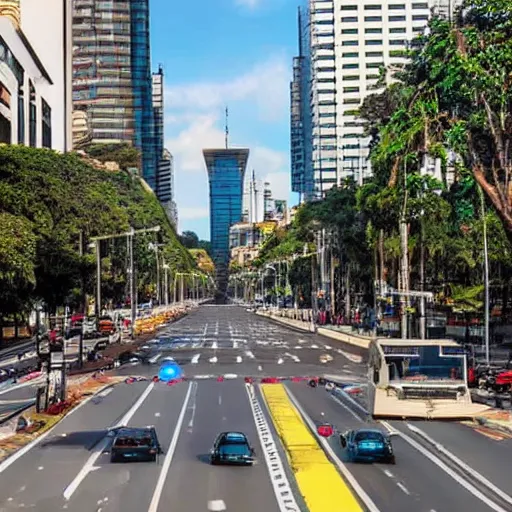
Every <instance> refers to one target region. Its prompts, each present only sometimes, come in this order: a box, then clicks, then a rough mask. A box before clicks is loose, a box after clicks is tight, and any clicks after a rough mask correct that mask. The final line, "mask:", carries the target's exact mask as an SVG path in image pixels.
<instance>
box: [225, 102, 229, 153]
mask: <svg viewBox="0 0 512 512" xmlns="http://www.w3.org/2000/svg"><path fill="white" fill-rule="evenodd" d="M228 119H229V110H228V107H226V149H228V137H229V125H228Z"/></svg>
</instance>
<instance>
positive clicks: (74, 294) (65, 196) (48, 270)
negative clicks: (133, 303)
mask: <svg viewBox="0 0 512 512" xmlns="http://www.w3.org/2000/svg"><path fill="white" fill-rule="evenodd" d="M155 225H159V226H161V231H160V232H159V233H158V234H155V233H151V234H147V235H146V234H145V235H137V236H136V237H135V244H134V252H135V261H136V271H137V284H138V291H139V294H140V296H141V298H144V297H145V296H147V295H149V294H151V293H152V287H154V285H153V284H152V283H153V282H154V281H155V273H156V260H155V252H154V250H151V248H150V247H149V243H150V242H153V243H157V242H158V243H160V244H162V246H161V247H160V255H161V256H162V258H163V260H164V261H165V262H166V263H168V264H169V266H170V267H171V269H180V270H182V271H189V270H191V269H193V268H194V260H193V258H192V257H191V255H190V254H189V252H188V251H187V250H186V249H185V248H184V247H183V246H182V245H181V244H180V243H179V241H178V238H177V235H176V233H175V231H174V229H173V228H172V227H171V225H170V224H169V221H168V220H167V217H166V215H165V212H164V210H163V209H162V207H161V206H160V204H159V202H158V200H157V198H156V197H155V196H154V194H151V193H149V192H147V191H146V190H145V189H144V187H143V186H142V185H141V182H140V180H139V178H138V177H136V176H131V175H130V174H128V173H126V172H123V171H121V172H105V171H99V170H96V169H93V168H92V167H91V166H90V165H88V164H86V163H85V162H84V161H83V160H82V159H80V157H79V156H77V155H75V154H66V155H61V154H57V153H55V152H53V151H49V150H40V149H32V148H26V147H20V146H2V147H0V318H4V319H5V318H7V317H9V316H10V315H12V314H14V313H24V312H26V311H29V310H30V308H31V307H32V305H33V303H34V301H36V300H42V301H44V303H45V304H46V306H47V307H48V309H49V311H50V312H54V311H55V309H56V308H57V307H58V306H60V305H63V304H65V303H67V304H70V305H72V306H76V307H83V304H84V298H85V295H86V294H93V293H94V280H95V254H94V249H93V248H91V247H90V239H91V237H94V236H98V235H111V234H122V233H124V232H127V231H128V230H129V228H130V226H132V227H133V228H135V229H141V228H149V227H153V226H155ZM100 248H101V257H102V283H103V287H102V294H103V298H104V300H105V301H107V300H112V301H115V302H121V301H123V300H124V299H125V298H126V296H127V272H126V270H127V267H128V254H127V243H126V238H125V237H121V238H117V239H114V240H108V241H104V242H101V244H100Z"/></svg>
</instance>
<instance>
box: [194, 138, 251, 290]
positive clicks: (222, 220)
mask: <svg viewBox="0 0 512 512" xmlns="http://www.w3.org/2000/svg"><path fill="white" fill-rule="evenodd" d="M203 156H204V160H205V163H206V169H207V171H208V180H209V184H210V240H211V244H212V255H213V261H214V263H215V268H216V272H217V289H218V291H219V294H220V295H221V296H225V294H226V292H227V285H228V265H229V255H230V253H229V228H230V226H231V225H232V224H236V223H237V222H240V221H241V220H242V198H243V187H244V175H245V169H246V167H247V160H248V158H249V150H248V149H234V148H233V149H231V148H230V149H204V150H203Z"/></svg>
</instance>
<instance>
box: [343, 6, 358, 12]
mask: <svg viewBox="0 0 512 512" xmlns="http://www.w3.org/2000/svg"><path fill="white" fill-rule="evenodd" d="M340 10H341V11H357V5H342V6H341V9H340Z"/></svg>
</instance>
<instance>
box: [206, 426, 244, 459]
mask: <svg viewBox="0 0 512 512" xmlns="http://www.w3.org/2000/svg"><path fill="white" fill-rule="evenodd" d="M210 463H211V464H212V465H217V464H234V465H243V466H252V465H253V464H254V448H252V447H251V445H250V444H249V440H248V439H247V437H246V435H245V434H242V433H241V432H223V433H222V434H219V436H218V437H217V439H216V440H215V442H214V443H213V448H212V449H211V450H210Z"/></svg>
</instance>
